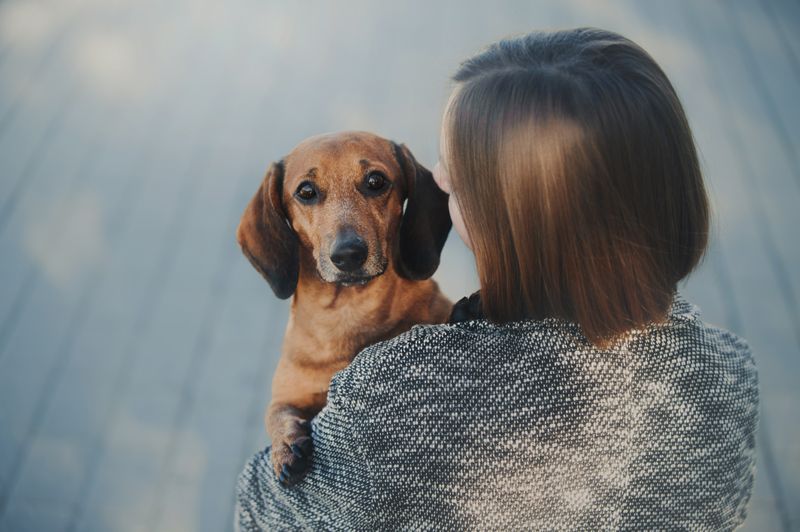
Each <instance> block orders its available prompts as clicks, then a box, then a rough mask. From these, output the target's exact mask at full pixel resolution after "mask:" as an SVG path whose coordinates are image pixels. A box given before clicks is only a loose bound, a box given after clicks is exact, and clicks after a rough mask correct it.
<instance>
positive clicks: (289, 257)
mask: <svg viewBox="0 0 800 532" xmlns="http://www.w3.org/2000/svg"><path fill="white" fill-rule="evenodd" d="M283 170H284V163H283V161H282V160H281V161H278V162H274V163H272V164H271V165H270V167H269V170H267V175H266V177H264V181H263V182H262V183H261V186H260V187H258V190H257V191H256V194H255V196H253V199H251V200H250V203H249V204H248V205H247V207H246V208H245V210H244V214H242V219H241V221H240V222H239V228H238V229H237V230H236V240H237V241H238V242H239V246H241V248H242V252H243V253H244V254H245V256H246V257H247V258H248V259H249V260H250V262H251V264H252V265H253V267H255V269H256V270H257V271H258V272H259V273H260V274H261V275H263V276H264V278H265V279H266V280H267V282H268V283H269V285H270V286H271V287H272V290H273V292H275V295H276V296H278V297H279V298H280V299H286V298H288V297H290V296H291V295H292V294H293V293H294V290H295V288H296V287H297V276H298V269H299V259H298V254H299V249H298V247H299V244H298V240H297V234H295V232H294V230H293V229H292V228H291V227H290V226H289V223H288V221H287V220H286V214H285V212H284V209H283V201H282V199H281V194H282V190H283Z"/></svg>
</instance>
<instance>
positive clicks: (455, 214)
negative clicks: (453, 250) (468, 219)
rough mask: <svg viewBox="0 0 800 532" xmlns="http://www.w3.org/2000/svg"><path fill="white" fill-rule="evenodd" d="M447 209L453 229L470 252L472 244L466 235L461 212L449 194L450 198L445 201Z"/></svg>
mask: <svg viewBox="0 0 800 532" xmlns="http://www.w3.org/2000/svg"><path fill="white" fill-rule="evenodd" d="M447 208H448V210H449V211H450V219H451V220H453V227H455V228H456V232H457V233H458V236H460V237H461V240H463V241H464V244H465V245H466V246H467V247H468V248H469V249H470V250H471V249H472V242H470V241H469V235H468V234H467V229H466V227H465V226H464V219H463V218H462V217H461V211H460V210H459V209H458V203H457V202H456V198H455V196H453V195H452V194H450V198H449V199H448V201H447Z"/></svg>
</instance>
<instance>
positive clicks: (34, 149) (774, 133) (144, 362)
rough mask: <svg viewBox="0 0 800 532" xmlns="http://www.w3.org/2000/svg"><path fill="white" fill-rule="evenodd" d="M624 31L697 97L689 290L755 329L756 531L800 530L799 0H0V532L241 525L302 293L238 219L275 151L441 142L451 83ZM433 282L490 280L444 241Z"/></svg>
mask: <svg viewBox="0 0 800 532" xmlns="http://www.w3.org/2000/svg"><path fill="white" fill-rule="evenodd" d="M579 25H591V26H598V27H602V28H606V29H611V30H615V31H618V32H620V33H622V34H624V35H626V36H628V37H630V38H632V39H633V40H635V41H637V42H638V43H639V44H641V45H642V46H644V48H645V49H647V50H648V51H649V52H650V53H651V54H652V55H653V56H654V57H655V59H656V60H657V61H658V62H659V63H660V64H661V65H662V66H663V68H664V69H665V70H666V72H667V74H668V75H669V76H670V78H671V79H672V81H673V83H674V84H675V86H676V88H677V90H678V93H679V96H680V97H681V98H682V101H683V102H684V105H685V107H686V110H687V113H688V116H689V119H690V122H691V125H692V127H693V131H694V134H695V136H696V139H697V142H698V145H699V148H700V151H701V154H702V158H703V164H704V171H705V175H706V178H707V183H708V186H709V190H710V193H711V196H712V200H713V206H714V211H715V226H714V231H715V232H714V235H713V240H712V244H711V250H710V253H709V255H708V258H707V260H706V261H705V262H704V264H703V265H702V267H701V268H700V269H699V270H698V271H697V272H696V273H695V274H694V275H693V276H692V277H691V278H690V279H689V281H688V283H686V284H685V286H682V287H681V289H682V290H683V291H684V293H685V294H686V296H687V297H688V298H689V299H690V300H691V301H693V302H694V303H695V304H697V305H698V306H699V307H700V308H701V309H702V312H703V316H704V317H705V319H706V320H707V321H710V322H712V323H716V324H719V325H721V326H723V327H726V328H728V329H731V330H733V331H735V332H737V333H739V334H741V335H742V336H744V337H745V338H746V339H747V340H748V341H749V342H750V344H751V346H752V348H753V350H754V352H755V356H756V359H757V363H758V366H759V368H760V379H761V390H762V392H761V393H762V418H761V430H760V434H759V457H758V473H757V479H756V487H755V491H754V494H753V497H752V499H751V503H750V511H749V513H750V517H749V520H748V523H747V526H746V527H745V528H746V529H748V530H798V529H799V528H800V443H799V442H800V430H799V427H800V388H799V387H798V377H800V372H799V371H798V368H800V309H799V308H798V305H799V304H798V297H799V296H800V275H799V274H798V273H799V272H800V239H798V236H797V233H798V231H799V230H800V157H799V156H798V144H800V135H799V134H798V133H800V104H798V97H799V96H800V38H799V37H798V36H799V35H800V2H797V1H777V0H764V1H761V2H759V1H740V0H730V1H724V2H723V1H703V2H693V1H690V0H682V1H672V2H633V1H627V2H626V1H613V2H612V1H605V2H604V1H597V0H569V1H559V2H555V1H553V2H544V1H509V0H504V1H494V2H491V3H489V2H474V1H466V0H459V1H456V0H447V1H438V2H437V1H411V2H366V1H363V2H355V1H339V2H322V1H316V0H308V1H304V2H268V1H263V0H258V1H256V0H240V1H235V2H233V1H228V2H222V1H219V2H211V1H200V0H197V1H189V0H172V1H156V0H50V1H47V0H0V530H4V531H24V530H47V531H58V530H115V531H116V530H120V531H128V530H143V531H144V530H146V531H150V530H166V531H183V530H188V531H191V530H209V531H218V530H228V529H230V528H231V523H232V519H233V515H232V510H233V493H234V484H235V480H236V476H237V474H238V472H239V471H240V469H241V467H242V465H243V463H244V461H245V459H246V458H247V457H248V456H249V455H250V454H251V453H253V452H255V451H256V450H258V449H260V448H263V447H264V446H265V445H266V444H267V438H266V435H265V433H264V430H263V428H262V421H261V420H262V413H263V410H264V407H265V405H266V404H267V402H268V398H269V395H270V389H269V388H270V386H269V383H270V380H271V375H272V372H273V370H274V368H275V365H276V362H277V359H278V355H279V347H280V342H281V338H282V336H283V331H284V327H285V324H286V319H287V310H288V302H285V301H279V300H277V299H276V298H275V296H274V295H273V293H272V292H271V290H270V289H269V288H268V286H267V284H266V283H265V282H264V281H263V280H262V278H261V277H260V276H259V275H258V274H257V273H256V272H255V271H254V270H253V269H252V268H251V266H250V265H249V263H248V262H247V260H246V259H245V258H244V257H243V256H242V255H241V252H240V251H239V249H238V247H237V245H236V242H235V238H234V233H235V228H236V226H237V224H238V221H239V216H240V214H241V212H242V211H243V209H244V207H245V205H246V203H247V201H248V200H249V199H250V197H251V195H252V194H253V193H254V192H255V190H256V188H257V187H258V185H259V183H260V181H261V179H262V177H263V175H264V172H265V170H266V168H267V166H268V165H269V163H270V162H271V161H273V160H277V159H280V158H281V157H282V156H284V155H285V154H286V153H287V152H288V151H289V150H290V149H291V148H292V147H293V146H294V145H295V144H297V143H298V142H299V141H300V140H302V139H304V138H305V137H307V136H310V135H313V134H317V133H322V132H326V131H334V130H343V129H365V130H369V131H373V132H376V133H378V134H380V135H383V136H385V137H388V138H390V139H392V140H395V141H398V142H404V143H406V144H407V145H408V146H409V147H410V148H411V150H412V151H413V152H414V154H415V155H416V157H417V158H418V159H419V160H420V161H421V162H422V163H423V164H425V165H427V166H429V167H432V166H433V165H434V164H435V162H436V160H437V158H438V137H439V125H440V119H441V112H442V109H443V106H444V103H445V101H446V99H447V95H448V93H449V90H450V85H449V81H448V78H449V76H450V75H451V74H452V73H453V72H454V70H455V68H456V67H457V65H458V63H459V61H461V60H462V59H464V58H466V57H468V56H469V55H471V54H473V53H475V52H477V51H478V50H479V49H480V48H481V47H482V46H483V45H485V44H488V43H490V42H492V41H494V40H497V39H499V38H501V37H504V36H508V35H511V34H517V33H522V32H527V31H530V30H533V29H556V28H564V27H574V26H579ZM435 278H436V279H437V280H438V281H439V283H440V285H441V286H442V287H443V289H444V290H445V292H446V293H447V295H448V296H450V298H451V299H453V300H456V299H458V298H460V297H461V296H462V295H466V294H468V293H471V292H472V291H474V290H476V289H477V288H478V284H477V278H476V275H475V271H474V263H473V258H472V256H471V255H470V254H469V252H468V250H466V248H465V247H464V246H463V244H462V243H461V241H460V240H459V239H458V237H457V235H456V234H455V232H452V233H451V234H450V238H449V240H448V243H447V246H446V248H445V253H444V256H443V257H442V265H441V267H440V269H439V271H438V272H437V273H436V276H435Z"/></svg>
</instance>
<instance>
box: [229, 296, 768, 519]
mask: <svg viewBox="0 0 800 532" xmlns="http://www.w3.org/2000/svg"><path fill="white" fill-rule="evenodd" d="M757 422H758V388H757V374H756V368H755V365H754V362H753V357H752V355H751V353H750V349H749V347H748V345H747V344H746V342H745V341H743V340H742V339H741V338H738V337H737V336H735V335H734V334H732V333H730V332H728V331H725V330H723V329H720V328H717V327H714V326H712V325H709V324H706V323H704V322H703V321H701V319H700V316H699V311H698V309H697V307H695V306H693V305H691V304H690V303H688V302H687V301H686V300H685V299H684V298H683V297H682V296H681V295H680V294H679V293H677V294H676V295H675V298H674V300H673V303H672V307H671V309H670V316H669V321H668V323H666V324H663V325H651V326H649V327H647V328H644V329H641V330H636V331H632V332H631V333H629V334H628V335H627V336H626V338H624V339H623V340H621V341H620V342H619V343H617V344H616V345H615V346H613V347H612V348H611V349H608V350H605V351H600V350H598V349H595V348H593V347H592V346H591V344H589V343H588V342H587V341H586V339H585V337H584V336H583V335H582V334H581V332H580V329H579V328H578V327H577V326H576V325H574V324H571V323H568V322H564V321H561V320H557V319H545V320H538V321H534V320H528V321H517V322H511V323H506V324H503V325H496V324H492V323H491V322H489V321H487V320H484V319H474V320H468V321H464V322H460V323H454V324H444V325H417V326H414V327H413V328H412V329H411V330H410V331H408V332H406V333H404V334H402V335H400V336H398V337H396V338H393V339H391V340H388V341H385V342H381V343H378V344H375V345H372V346H370V347H368V348H366V349H364V350H363V351H361V352H360V353H359V354H358V355H357V356H356V358H355V359H354V360H353V362H352V363H351V364H350V365H349V366H348V367H347V368H345V369H344V370H342V371H340V372H338V373H337V374H336V375H335V376H334V377H333V380H332V381H331V386H330V391H329V392H328V404H327V406H326V407H325V408H324V409H323V410H322V412H321V413H320V414H319V415H318V416H317V417H315V418H314V420H313V421H312V423H311V427H312V435H313V440H314V445H315V448H314V458H313V463H312V467H311V470H310V472H309V474H308V476H307V477H306V478H305V479H304V480H303V481H301V482H300V483H299V484H297V485H296V486H294V487H291V488H285V487H282V486H281V485H280V484H279V483H278V480H277V479H276V478H275V474H274V473H273V470H272V467H271V465H270V447H267V448H266V449H265V450H264V451H263V452H260V453H258V454H256V455H255V456H253V457H252V458H251V459H250V460H249V461H248V462H247V464H246V465H245V468H244V471H243V472H242V473H241V475H240V477H239V482H238V489H237V505H236V525H237V527H238V529H240V530H261V529H266V530H295V529H300V530H387V529H388V530H391V529H404V530H406V529H409V530H410V529H414V530H433V529H437V530H441V529H444V530H553V529H557V530H561V529H567V530H573V529H574V530H600V529H644V530H667V529H670V530H672V529H678V530H680V529H686V530H730V529H733V528H735V527H736V526H737V525H738V524H740V523H741V522H742V521H743V520H744V518H745V515H746V506H747V502H748V499H749V497H750V492H751V489H752V486H753V475H754V463H755V455H756V452H755V439H756V428H757Z"/></svg>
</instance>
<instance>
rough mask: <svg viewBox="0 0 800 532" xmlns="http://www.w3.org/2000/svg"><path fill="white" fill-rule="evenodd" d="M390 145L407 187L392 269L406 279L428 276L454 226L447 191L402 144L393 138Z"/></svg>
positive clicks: (437, 263) (436, 266) (425, 277)
mask: <svg viewBox="0 0 800 532" xmlns="http://www.w3.org/2000/svg"><path fill="white" fill-rule="evenodd" d="M392 148H393V149H394V155H395V157H396V158H397V162H398V163H399V165H400V168H401V169H402V170H403V174H404V176H405V183H406V186H405V189H406V191H407V203H406V208H405V210H404V212H403V219H402V220H401V221H400V238H399V245H398V248H399V249H398V250H397V251H398V252H397V253H395V256H394V262H395V269H396V270H397V273H399V274H400V275H401V276H403V277H405V278H406V279H411V280H421V279H427V278H428V277H430V276H431V275H433V273H434V272H435V271H436V268H438V267H439V255H440V254H441V252H442V248H443V247H444V243H445V241H446V240H447V234H448V233H449V232H450V228H451V227H452V226H453V222H452V221H451V220H450V212H449V211H448V209H447V194H445V193H444V192H442V190H441V189H440V188H439V187H438V186H437V185H436V182H435V181H434V180H433V174H431V172H430V171H429V170H428V169H427V168H425V167H424V166H422V165H421V164H419V163H418V162H417V160H416V159H415V158H414V156H413V155H412V154H411V151H410V150H409V149H408V148H407V147H406V145H405V144H397V143H395V142H392Z"/></svg>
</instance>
